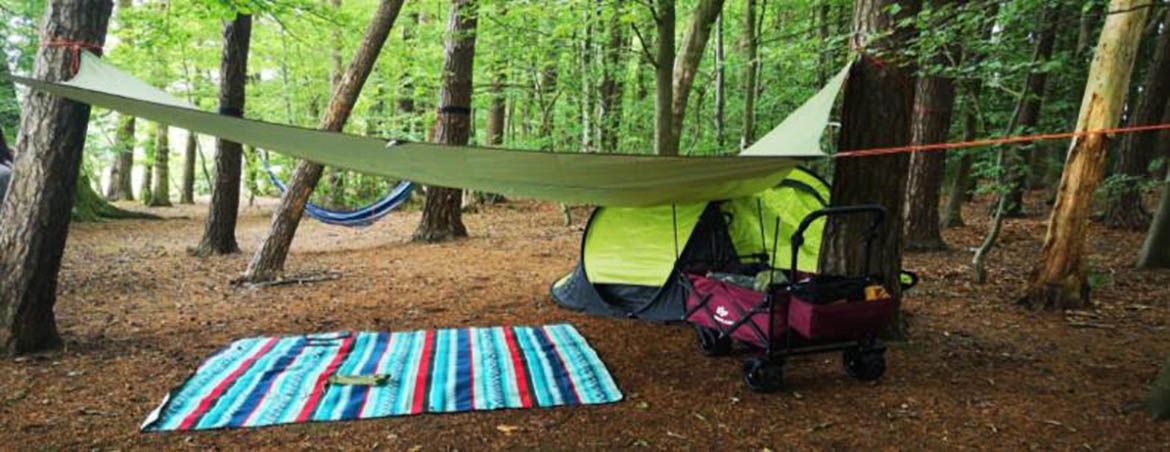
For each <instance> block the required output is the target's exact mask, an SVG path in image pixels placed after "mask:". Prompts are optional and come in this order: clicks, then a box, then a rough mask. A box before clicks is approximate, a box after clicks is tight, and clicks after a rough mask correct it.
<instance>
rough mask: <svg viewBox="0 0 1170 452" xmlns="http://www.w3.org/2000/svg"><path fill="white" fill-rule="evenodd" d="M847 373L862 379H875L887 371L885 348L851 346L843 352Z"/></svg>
mask: <svg viewBox="0 0 1170 452" xmlns="http://www.w3.org/2000/svg"><path fill="white" fill-rule="evenodd" d="M842 361H843V364H844V365H845V374H846V375H848V376H850V377H853V378H856V379H858V380H861V381H874V380H877V379H879V378H881V377H882V374H885V373H886V353H885V350H865V349H862V348H851V349H848V350H845V352H844V353H843V354H842Z"/></svg>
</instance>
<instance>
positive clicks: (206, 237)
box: [192, 14, 252, 256]
mask: <svg viewBox="0 0 1170 452" xmlns="http://www.w3.org/2000/svg"><path fill="white" fill-rule="evenodd" d="M223 40H224V44H223V58H222V60H221V61H220V66H219V80H220V85H219V112H220V114H223V115H229V116H236V117H242V116H244V99H245V93H244V90H245V88H246V86H245V83H246V81H247V74H248V47H249V46H250V44H251V40H252V16H250V15H247V14H237V15H236V17H235V19H233V20H232V21H231V22H228V23H227V24H225V25H224V29H223ZM215 144H216V152H215V184H214V185H213V186H212V189H211V204H210V206H209V208H208V214H207V221H206V223H205V226H204V228H203V239H202V240H201V241H200V242H199V245H198V246H196V247H195V249H194V250H192V253H193V254H195V255H196V256H209V255H214V254H231V253H237V252H239V251H240V246H239V244H237V243H236V217H237V216H238V215H239V208H240V170H241V166H242V160H243V157H242V153H243V147H242V146H241V145H240V143H236V142H232V141H227V140H224V139H222V138H218V139H216V140H215Z"/></svg>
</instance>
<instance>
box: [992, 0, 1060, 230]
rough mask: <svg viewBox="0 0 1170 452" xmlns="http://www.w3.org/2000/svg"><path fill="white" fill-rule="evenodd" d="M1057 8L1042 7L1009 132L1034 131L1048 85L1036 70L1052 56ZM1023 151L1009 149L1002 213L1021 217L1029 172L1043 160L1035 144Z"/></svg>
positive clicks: (1045, 75) (1042, 73)
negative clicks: (1024, 91) (1022, 91)
mask: <svg viewBox="0 0 1170 452" xmlns="http://www.w3.org/2000/svg"><path fill="white" fill-rule="evenodd" d="M1059 12H1060V10H1059V8H1058V7H1055V6H1046V7H1044V11H1043V13H1042V14H1043V16H1042V17H1041V19H1040V21H1041V22H1040V23H1041V24H1042V25H1041V26H1040V28H1039V31H1038V33H1037V37H1036V46H1035V48H1033V50H1032V68H1031V69H1030V71H1029V72H1028V79H1027V81H1026V85H1027V86H1026V89H1027V92H1028V93H1029V94H1028V95H1027V96H1025V97H1024V99H1022V100H1021V101H1022V102H1023V104H1022V106H1023V108H1020V109H1019V110H1017V114H1018V118H1017V119H1016V129H1015V130H1012V131H1009V133H1012V134H1023V133H1030V132H1033V129H1034V128H1035V127H1036V125H1037V124H1038V123H1039V121H1040V109H1041V107H1042V106H1043V104H1044V91H1045V88H1046V87H1047V85H1048V72H1047V71H1043V70H1039V66H1040V65H1042V64H1044V63H1046V62H1047V61H1048V60H1050V59H1052V51H1053V47H1055V45H1056V29H1057V26H1058V25H1059V21H1058V19H1059V17H1060V15H1059ZM1024 148H1025V149H1024V150H1012V151H1009V152H1008V159H1007V163H1008V164H1007V173H1006V177H1007V180H1008V182H1009V184H1010V186H1009V187H1010V191H1009V192H1008V203H1007V205H1006V206H1005V208H1006V209H1007V210H1006V212H1005V215H1007V216H1009V217H1019V216H1023V215H1024V213H1025V210H1024V192H1025V191H1027V188H1028V178H1029V177H1030V175H1031V174H1032V173H1042V172H1043V170H1042V168H1041V167H1040V164H1041V162H1042V160H1041V159H1039V158H1033V157H1038V156H1040V155H1042V153H1041V152H1040V151H1039V150H1036V149H1035V146H1026V147H1024Z"/></svg>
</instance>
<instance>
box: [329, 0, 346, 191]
mask: <svg viewBox="0 0 1170 452" xmlns="http://www.w3.org/2000/svg"><path fill="white" fill-rule="evenodd" d="M329 4H330V6H332V7H333V10H334V11H335V12H338V13H339V12H340V11H341V0H329ZM344 39H345V38H344V37H343V36H342V33H341V28H340V27H334V28H333V34H332V41H333V42H332V43H331V48H330V49H329V56H330V59H332V60H333V66H332V67H331V68H330V70H329V73H330V77H329V79H330V80H331V81H332V89H337V84H338V83H341V77H342V73H343V72H342V71H344V69H345V67H344V66H342V64H344V63H343V61H342V59H343V58H342V56H341V49H342V44H343V42H344ZM345 179H346V177H345V170H343V169H341V168H329V171H328V176H327V180H328V181H329V190H328V194H329V196H328V199H327V203H328V205H330V206H331V207H333V208H338V209H339V208H343V207H344V206H345Z"/></svg>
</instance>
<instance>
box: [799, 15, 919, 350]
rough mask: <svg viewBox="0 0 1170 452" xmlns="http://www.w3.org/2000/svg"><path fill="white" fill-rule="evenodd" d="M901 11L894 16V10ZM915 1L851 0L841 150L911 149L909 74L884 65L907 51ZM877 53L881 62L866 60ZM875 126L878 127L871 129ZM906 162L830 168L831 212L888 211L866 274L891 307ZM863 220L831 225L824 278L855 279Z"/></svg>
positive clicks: (896, 289)
mask: <svg viewBox="0 0 1170 452" xmlns="http://www.w3.org/2000/svg"><path fill="white" fill-rule="evenodd" d="M894 5H900V6H901V8H900V10H898V12H897V13H895V12H894V11H895V10H897V9H896V8H892V6H894ZM917 10H918V4H917V3H916V2H898V1H894V0H857V1H855V2H854V3H853V33H852V37H851V38H850V43H849V45H850V48H851V49H852V50H853V51H855V52H863V53H862V54H863V55H865V56H863V57H862V58H861V60H860V61H859V62H858V63H856V64H855V65H854V66H853V70H852V71H853V72H852V74H850V77H849V79H848V82H847V83H846V85H845V101H844V105H843V106H842V109H841V135H840V137H839V138H838V148H839V149H841V150H842V151H848V150H854V149H867V148H876V147H886V146H905V145H907V144H909V143H910V121H911V110H912V108H913V105H914V88H913V87H914V70H913V68H910V67H905V64H904V63H901V62H895V63H891V62H888V61H887V62H881V60H879V59H878V58H882V59H886V60H889V59H891V57H890V55H892V54H893V51H895V50H897V49H899V48H901V47H902V46H903V45H905V42H907V41H908V40H909V39H910V38H911V36H912V33H913V30H912V29H910V28H909V27H905V26H899V25H898V24H899V22H900V21H901V20H902V19H904V18H905V17H909V16H912V15H913V14H916V12H917ZM874 54H878V55H880V56H879V57H874V56H872V55H874ZM874 124H881V125H882V126H881V127H874ZM908 166H909V156H908V155H906V154H890V155H883V156H875V157H865V158H844V159H838V160H837V161H836V167H835V168H834V171H833V180H836V181H848V183H837V184H833V188H832V194H831V198H830V199H832V200H833V203H834V204H836V205H852V204H877V205H880V206H882V207H884V208H885V209H886V212H887V215H886V222H885V224H884V227H883V228H882V230H881V234H882V236H883V240H882V241H881V242H880V243H879V244H877V246H875V247H874V250H873V251H874V256H873V258H872V259H871V261H870V262H872V263H874V264H876V266H875V267H873V268H871V270H872V271H873V272H875V273H877V274H882V275H885V276H886V277H887V279H886V280H885V281H884V282H885V285H886V287H888V288H889V289H890V291H891V295H893V296H894V297H895V300H900V298H901V290H900V284H899V282H898V275H899V273H900V272H901V269H902V266H901V265H902V243H903V242H902V218H903V213H902V212H903V206H904V204H905V189H906V172H907V169H908V168H907V167H908ZM869 221H870V219H869V218H862V217H859V216H842V217H833V218H830V220H829V221H828V223H827V224H826V226H825V236H824V239H823V241H822V242H821V243H822V244H821V258H820V260H821V266H820V268H821V269H822V270H823V271H824V272H825V273H828V274H834V273H836V274H842V273H847V274H859V273H861V272H862V271H863V267H864V266H865V259H864V258H863V255H864V254H863V253H864V250H863V249H862V247H861V246H859V244H858V237H862V236H863V235H864V231H865V230H866V227H867V226H868V224H869ZM893 325H894V326H893V331H890V332H889V333H890V335H892V336H903V335H904V334H905V328H906V326H905V322H904V320H903V319H902V317H901V314H899V315H898V317H897V318H896V319H895V322H893Z"/></svg>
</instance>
